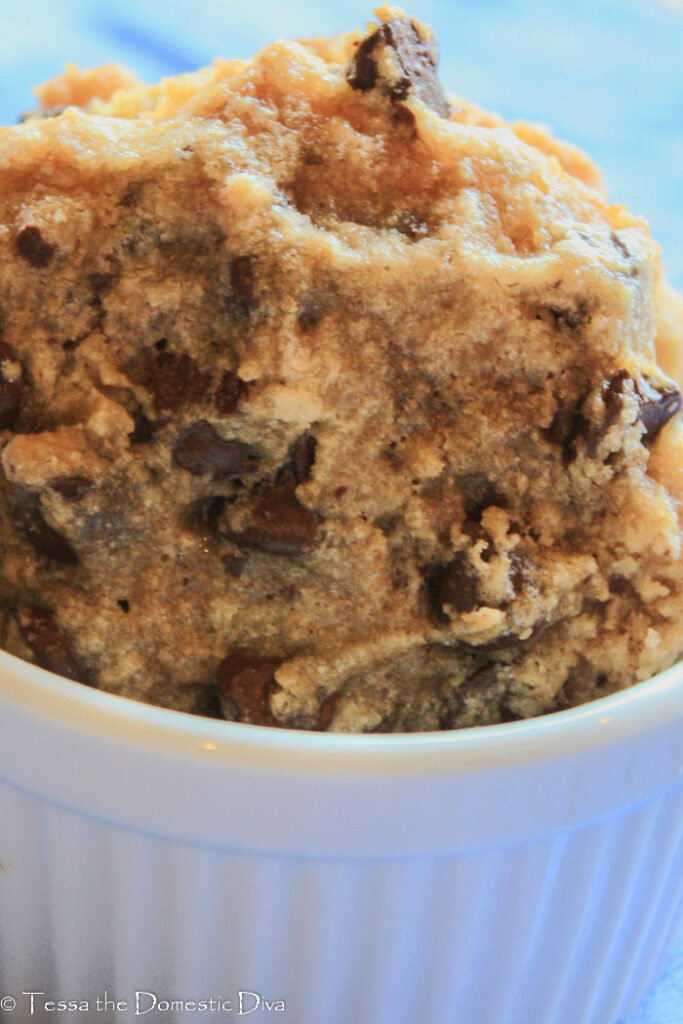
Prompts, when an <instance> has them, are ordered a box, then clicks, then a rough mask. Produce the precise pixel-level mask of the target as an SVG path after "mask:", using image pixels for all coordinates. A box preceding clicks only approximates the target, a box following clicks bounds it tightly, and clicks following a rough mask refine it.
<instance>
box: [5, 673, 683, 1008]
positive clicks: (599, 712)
mask: <svg viewBox="0 0 683 1024" xmlns="http://www.w3.org/2000/svg"><path fill="white" fill-rule="evenodd" d="M0 862H2V863H1V865H0V867H1V870H0V1014H3V1015H5V1016H6V1019H7V1020H14V1021H17V1022H19V1021H21V1022H23V1021H29V1020H33V1021H47V1020H55V1019H60V1020H62V1021H64V1020H68V1021H74V1022H75V1021H87V1024H97V1022H100V1021H101V1022H103V1024H104V1022H107V1024H120V1022H124V1021H164V1022H165V1021H178V1022H180V1021H182V1022H190V1024H191V1022H195V1021H200V1020H202V1021H228V1022H229V1021H232V1020H241V1019H245V1018H247V1017H249V1018H250V1019H251V1020H252V1021H253V1020H261V1021H268V1020H270V1021H275V1022H280V1021H283V1022H288V1024H461V1022H462V1024H612V1022H614V1021H616V1020H617V1019H618V1018H619V1017H620V1016H623V1015H626V1014H628V1013H630V1012H633V1010H634V1009H635V1007H636V1005H637V1002H638V999H639V998H640V996H641V995H642V992H643V991H644V989H645V986H646V985H647V983H648V982H649V981H650V980H651V978H652V976H653V974H654V972H655V971H656V969H657V968H658V967H659V966H661V963H662V958H663V957H664V956H665V954H666V952H667V949H668V946H669V943H670V940H671V937H672V935H673V933H674V928H675V926H676V923H677V921H678V920H679V918H680V911H681V906H682V903H683V669H682V668H677V669H674V670H672V671H670V672H668V673H665V674H663V675H662V676H660V677H658V678H657V679H656V680H653V681H651V682H649V683H645V684H641V685H640V686H638V687H635V688H633V689H632V690H630V691H628V692H626V693H623V694H620V695H617V696H615V697H611V698H606V699H605V700H602V701H598V702H595V703H594V704H590V705H586V706H584V707H582V708H579V709H576V710H573V711H568V712H562V713H560V714H557V715H552V716H547V717H546V718H543V719H537V720H535V721H531V722H515V723H511V724H508V725H502V726H494V727H488V728H485V729H471V730H465V731H462V732H460V733H451V734H447V733H442V734H425V735H413V736H350V737H349V736H332V735H315V734H307V733H295V732H289V731H284V730H283V731H280V730H268V729H262V728H257V727H253V726H243V725H234V724H231V723H221V722H215V721H210V720H204V719H198V718H190V717H188V716H185V715H180V714H176V713H173V712H167V711H162V710H160V709H156V708H150V707H145V706H142V705H137V704H134V703H132V702H129V701H125V700H122V699H120V698H117V697H112V696H110V695H108V694H104V693H99V692H97V691H93V690H89V689H87V688H85V687H81V686H79V685H77V684H73V683H69V682H68V681H65V680H61V679H59V678H57V677H55V676H52V675H50V674H49V673H46V672H43V671H42V670H41V669H37V668H35V667H33V666H29V665H26V664H24V663H22V662H20V661H17V660H16V659H13V658H11V657H10V656H8V655H5V654H0ZM31 990H33V991H35V992H42V993H44V994H43V995H36V996H34V997H32V998H33V1013H31V1012H30V1011H31V997H30V996H28V995H24V994H23V993H26V992H30V991H31ZM105 990H106V992H107V999H108V1000H110V1002H109V1003H107V1004H105V1002H104V993H105ZM240 991H242V992H243V993H247V994H245V995H244V996H243V1005H242V1013H241V1014H240V1013H239V993H240ZM136 992H137V993H138V997H137V998H138V1004H137V1010H138V1012H137V1014H136ZM248 993H254V994H252V995H250V994H248ZM257 995H258V997H259V998H260V1005H258V1006H257ZM3 998H9V999H10V1000H12V999H14V1000H16V1006H15V1008H14V1009H13V1010H11V1008H10V1010H8V1009H7V1006H9V1004H3V1002H2V999H3ZM98 999H99V1000H100V1003H99V1004H98V1002H97V1000H98ZM211 999H213V1000H214V1005H215V1004H216V1003H218V1004H222V1008H220V1009H216V1008H214V1009H210V1006H211V1003H210V1000H211ZM59 1000H63V1001H64V1002H68V1001H69V1000H71V1001H73V1002H75V1003H78V1002H79V1001H80V1005H79V1006H78V1007H76V1008H74V1009H72V1010H68V1009H67V1010H63V1011H60V1010H57V1009H55V1010H51V1009H49V1006H50V1005H51V1002H50V1001H54V1002H55V1004H57V1001H59ZM112 1000H113V1001H114V1003H118V1004H119V1008H117V1007H116V1006H115V1005H112V1004H111V1001H112ZM154 1000H156V1003H157V1005H156V1006H154ZM202 1000H203V1001H204V1002H206V1003H207V1004H208V1006H209V1008H207V1009H206V1010H201V1009H199V1004H200V1002H201V1001H202ZM266 1000H267V1001H268V1003H269V1004H270V1008H266ZM173 1001H175V1002H176V1008H175V1009H171V1008H170V1007H169V1008H168V1009H166V1004H170V1003H171V1002H173ZM280 1001H282V1002H284V1004H285V1009H284V1010H282V1009H279V1008H278V1007H280V1006H281V1002H280ZM84 1003H87V1004H88V1008H87V1010H86V1009H84V1008H83V1004H84ZM123 1003H125V1004H126V1009H123V1008H122V1006H121V1004H123ZM181 1004H184V1009H181V1008H178V1007H179V1006H180V1005H181ZM228 1004H229V1007H230V1008H228ZM10 1013H11V1014H12V1015H11V1016H10Z"/></svg>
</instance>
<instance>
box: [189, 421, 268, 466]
mask: <svg viewBox="0 0 683 1024" xmlns="http://www.w3.org/2000/svg"><path fill="white" fill-rule="evenodd" d="M172 460H173V465H174V466H179V467H180V468H181V469H185V470H187V472H188V473H191V474H192V476H209V475H211V476H213V477H214V478H218V477H229V478H232V479H235V478H236V477H239V476H242V474H243V473H248V472H249V471H250V470H253V469H254V468H255V467H256V464H257V463H258V461H259V456H258V453H257V452H256V450H255V449H254V448H253V447H252V446H251V445H250V444H245V443H244V441H233V440H230V441H226V440H225V439H224V438H222V437H221V436H220V434H217V433H216V431H215V430H214V429H213V427H212V426H211V424H210V423H207V421H206V420H198V421H197V423H193V425H192V426H191V427H188V428H187V430H183V431H182V432H181V433H180V434H179V435H178V437H177V438H176V442H175V444H174V446H173V455H172Z"/></svg>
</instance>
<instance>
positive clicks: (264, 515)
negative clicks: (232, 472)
mask: <svg viewBox="0 0 683 1024" xmlns="http://www.w3.org/2000/svg"><path fill="white" fill-rule="evenodd" d="M220 530H221V532H222V533H223V535H224V536H225V537H227V538H228V540H231V541H233V542H234V543H236V544H239V545H240V547H245V548H253V549H254V550H256V551H265V552H267V553H268V554H271V555H284V556H286V557H289V558H292V557H295V556H297V555H303V554H306V553H307V552H309V551H310V550H311V549H312V548H313V547H314V545H315V544H316V542H317V540H318V517H317V515H316V514H315V513H314V512H312V511H311V510H310V509H308V508H306V507H305V506H304V505H302V504H301V503H300V502H299V500H298V499H297V497H296V495H295V493H294V490H293V487H292V485H291V483H289V482H288V481H283V482H275V483H268V484H264V485H262V486H261V487H260V488H259V489H258V490H257V491H254V492H253V505H252V507H251V509H250V510H249V513H248V518H247V523H246V526H244V527H243V528H242V529H240V530H233V529H231V527H230V524H229V523H228V522H227V519H226V518H225V517H224V519H223V523H222V524H221V527H220Z"/></svg>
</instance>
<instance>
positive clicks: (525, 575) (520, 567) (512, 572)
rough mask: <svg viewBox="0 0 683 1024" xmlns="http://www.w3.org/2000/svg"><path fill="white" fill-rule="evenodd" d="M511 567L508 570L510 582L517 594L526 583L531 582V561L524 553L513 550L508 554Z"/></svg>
mask: <svg viewBox="0 0 683 1024" xmlns="http://www.w3.org/2000/svg"><path fill="white" fill-rule="evenodd" d="M508 559H509V561H510V569H509V572H508V575H509V578H510V583H511V584H512V589H513V591H514V593H515V594H520V593H521V592H522V590H523V589H524V587H525V585H526V584H527V583H528V582H529V562H528V559H527V558H525V557H524V555H522V554H520V553H519V552H518V551H511V552H510V554H509V555H508Z"/></svg>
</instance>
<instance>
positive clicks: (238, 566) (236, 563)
mask: <svg viewBox="0 0 683 1024" xmlns="http://www.w3.org/2000/svg"><path fill="white" fill-rule="evenodd" d="M248 561H249V559H248V558H244V557H241V558H240V556H239V555H223V565H224V566H225V568H226V571H227V572H229V573H230V575H231V576H232V577H233V579H236V580H238V579H239V578H240V576H241V575H242V573H243V572H244V570H245V568H246V566H247V562H248Z"/></svg>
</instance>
